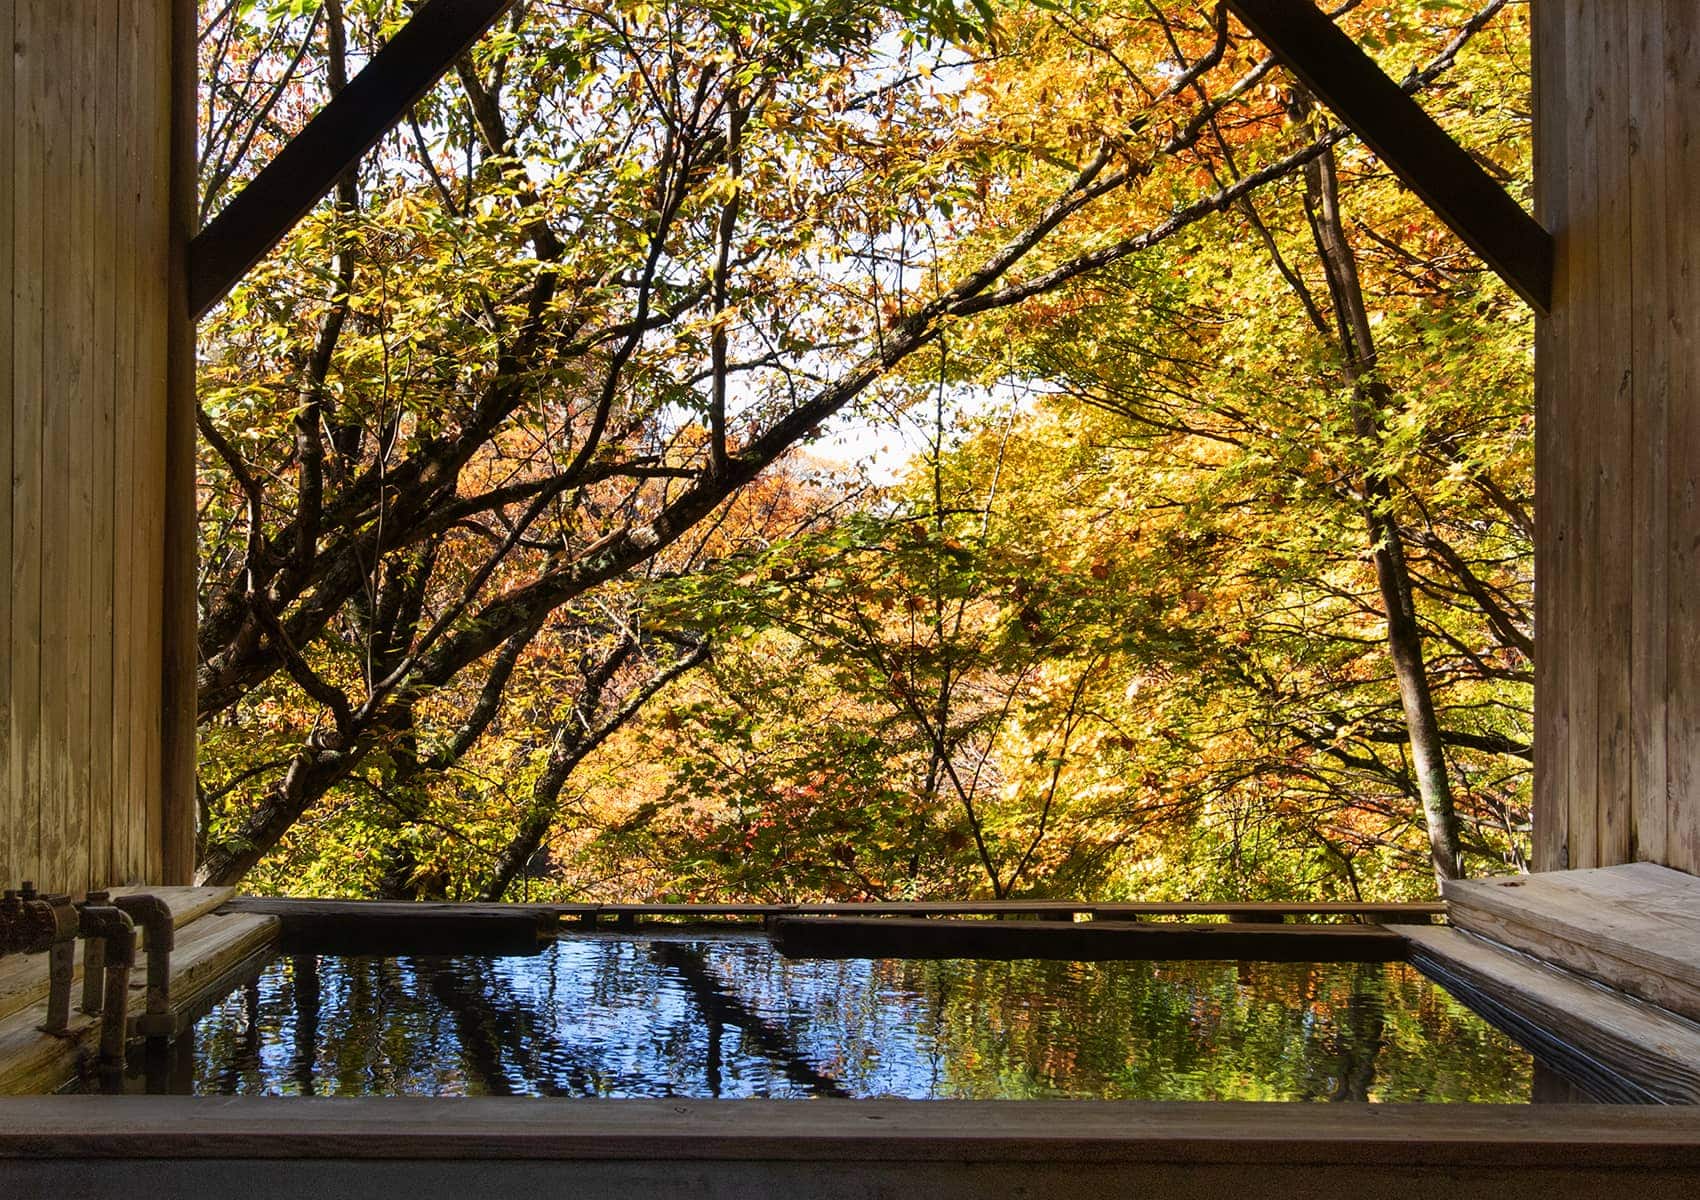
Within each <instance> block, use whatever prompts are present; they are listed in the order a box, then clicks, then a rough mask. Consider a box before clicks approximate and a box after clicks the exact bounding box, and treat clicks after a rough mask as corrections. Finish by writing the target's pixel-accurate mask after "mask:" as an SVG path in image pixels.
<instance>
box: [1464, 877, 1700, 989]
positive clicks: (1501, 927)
mask: <svg viewBox="0 0 1700 1200" xmlns="http://www.w3.org/2000/svg"><path fill="white" fill-rule="evenodd" d="M1445 891H1446V898H1447V900H1448V901H1449V902H1450V904H1451V909H1452V923H1453V924H1454V925H1456V926H1458V927H1459V928H1461V929H1466V930H1469V931H1470V932H1471V933H1475V934H1479V935H1481V936H1482V937H1485V938H1488V939H1490V940H1492V941H1496V942H1499V943H1502V944H1504V945H1507V946H1512V947H1514V948H1516V949H1518V950H1522V951H1525V952H1526V953H1529V954H1532V955H1535V956H1536V957H1538V958H1541V959H1543V960H1545V961H1548V962H1552V963H1557V964H1558V965H1560V966H1563V967H1566V968H1568V969H1570V970H1572V971H1575V972H1577V973H1579V974H1581V975H1585V976H1588V977H1589V978H1592V979H1597V980H1599V981H1600V982H1601V983H1604V984H1606V985H1607V986H1608V987H1612V988H1615V989H1617V990H1618V991H1621V992H1627V993H1628V994H1629V995H1632V996H1639V997H1640V998H1642V999H1644V1000H1649V1001H1651V1002H1653V1003H1654V1004H1659V1005H1662V1006H1664V1007H1665V1008H1668V1009H1671V1010H1672V1011H1673V1012H1678V1013H1681V1014H1683V1015H1684V1016H1687V1017H1690V1018H1693V1019H1697V1020H1700V878H1696V877H1694V876H1692V875H1688V874H1685V873H1683V872H1681V871H1672V870H1670V869H1668V868H1666V867H1660V866H1657V865H1655V864H1653V863H1632V864H1626V865H1623V866H1616V867H1604V868H1599V869H1595V870H1585V871H1557V872H1544V873H1539V874H1535V875H1526V876H1513V877H1509V878H1504V879H1480V880H1468V881H1457V882H1449V883H1447V884H1446V885H1445Z"/></svg>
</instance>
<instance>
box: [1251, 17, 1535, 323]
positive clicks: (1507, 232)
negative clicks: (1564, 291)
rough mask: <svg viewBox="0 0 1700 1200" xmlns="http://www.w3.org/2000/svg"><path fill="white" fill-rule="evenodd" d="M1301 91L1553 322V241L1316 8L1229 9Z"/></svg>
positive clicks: (1520, 206) (1402, 90)
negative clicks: (1303, 88)
mask: <svg viewBox="0 0 1700 1200" xmlns="http://www.w3.org/2000/svg"><path fill="white" fill-rule="evenodd" d="M1228 7H1229V8H1230V9H1232V10H1233V12H1234V15H1235V16H1237V17H1238V18H1239V19H1240V20H1241V21H1242V22H1244V24H1245V26H1246V28H1247V29H1249V30H1251V32H1252V33H1253V34H1255V35H1256V36H1257V37H1258V38H1259V39H1260V40H1261V41H1262V42H1263V43H1264V44H1265V45H1267V46H1268V47H1269V48H1270V49H1271V50H1273V51H1274V52H1275V54H1276V55H1277V56H1278V57H1279V58H1280V59H1281V61H1282V62H1283V63H1284V64H1285V65H1286V66H1287V68H1288V69H1289V70H1291V71H1292V72H1293V74H1294V75H1296V76H1298V77H1299V79H1300V81H1302V82H1303V83H1304V85H1305V86H1306V87H1307V88H1309V89H1310V90H1311V92H1312V93H1314V94H1315V95H1316V97H1317V99H1319V100H1321V101H1322V102H1323V103H1324V104H1326V105H1327V106H1328V107H1329V108H1330V109H1332V110H1333V111H1334V113H1335V115H1336V116H1338V117H1339V118H1340V120H1341V121H1343V122H1344V123H1345V124H1346V125H1347V126H1348V127H1350V129H1351V130H1352V132H1354V133H1356V134H1357V135H1358V136H1359V137H1360V138H1362V139H1363V140H1364V143H1365V144H1366V145H1368V146H1369V148H1370V149H1372V150H1374V151H1375V152H1376V154H1378V155H1379V156H1380V157H1381V160H1382V161H1383V162H1385V163H1386V164H1387V165H1388V166H1389V167H1391V168H1392V169H1393V172H1394V173H1395V174H1396V175H1398V176H1399V178H1400V179H1402V180H1404V181H1405V183H1406V184H1407V185H1408V186H1409V187H1410V188H1411V190H1412V191H1414V192H1416V193H1417V195H1418V196H1420V197H1421V198H1422V200H1423V202H1424V203H1425V204H1427V205H1428V206H1429V207H1430V208H1431V209H1433V210H1434V212H1435V214H1436V215H1437V216H1438V217H1440V219H1441V220H1443V221H1445V222H1446V224H1447V225H1448V226H1449V227H1450V228H1451V229H1452V231H1453V232H1454V233H1456V234H1457V235H1458V236H1459V237H1460V238H1462V239H1463V241H1464V243H1465V244H1466V245H1468V246H1469V247H1470V249H1472V250H1474V251H1475V252H1476V253H1477V254H1479V255H1480V256H1481V257H1482V260H1483V261H1484V262H1486V263H1487V265H1488V266H1490V267H1492V268H1493V269H1494V270H1495V271H1496V272H1498V273H1499V275H1500V277H1501V278H1502V279H1504V280H1505V282H1507V283H1508V284H1510V285H1511V287H1512V289H1513V290H1515V291H1516V292H1517V294H1518V295H1519V296H1521V297H1523V299H1524V300H1526V301H1528V302H1529V304H1531V305H1532V306H1534V308H1535V309H1536V311H1538V312H1540V313H1541V314H1542V315H1543V316H1544V315H1546V313H1547V310H1548V306H1549V305H1550V303H1551V300H1552V271H1553V239H1552V235H1551V234H1549V233H1548V232H1547V231H1546V230H1545V229H1543V228H1542V227H1541V226H1540V224H1539V223H1537V222H1536V221H1535V219H1534V218H1533V217H1531V216H1530V215H1529V214H1528V213H1526V212H1524V211H1523V207H1522V205H1520V204H1518V203H1517V201H1515V200H1513V199H1512V198H1511V196H1510V195H1509V194H1508V193H1507V192H1506V191H1505V189H1504V188H1502V187H1501V186H1500V185H1499V184H1498V182H1497V181H1495V180H1494V178H1493V177H1492V176H1491V175H1489V174H1488V173H1487V172H1486V171H1484V170H1483V169H1482V167H1481V164H1480V163H1478V162H1476V160H1475V159H1474V158H1472V157H1471V156H1470V154H1469V152H1468V151H1466V150H1465V149H1464V148H1463V147H1462V146H1460V145H1459V144H1458V143H1457V142H1455V141H1453V140H1452V138H1451V136H1450V135H1448V134H1447V132H1446V131H1445V130H1444V129H1442V128H1441V127H1440V126H1439V125H1438V124H1436V123H1435V120H1434V118H1433V117H1431V116H1429V115H1428V113H1426V112H1424V111H1423V108H1422V106H1421V105H1419V104H1418V103H1417V102H1416V101H1415V100H1414V99H1412V98H1411V97H1410V96H1409V95H1407V94H1406V92H1405V91H1404V89H1403V88H1401V87H1400V86H1399V85H1398V84H1397V83H1395V82H1394V81H1393V80H1391V79H1389V78H1388V77H1387V75H1386V74H1385V73H1384V72H1383V71H1382V70H1381V68H1380V67H1378V66H1376V64H1375V62H1374V60H1373V59H1371V58H1370V57H1369V55H1367V54H1365V53H1364V52H1363V50H1361V49H1360V48H1359V47H1358V45H1357V43H1355V42H1353V41H1352V39H1351V38H1349V37H1347V36H1346V34H1345V33H1344V32H1343V31H1342V30H1341V29H1340V27H1339V26H1337V25H1335V24H1334V22H1333V21H1331V20H1330V19H1329V18H1328V16H1327V15H1326V14H1325V13H1323V12H1322V11H1321V10H1320V9H1318V8H1317V7H1316V6H1315V5H1314V4H1312V3H1311V2H1310V0H1228Z"/></svg>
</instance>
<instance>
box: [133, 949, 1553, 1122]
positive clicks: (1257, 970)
mask: <svg viewBox="0 0 1700 1200" xmlns="http://www.w3.org/2000/svg"><path fill="white" fill-rule="evenodd" d="M154 1068H155V1070H154V1079H153V1081H152V1085H151V1086H152V1088H153V1089H154V1090H164V1089H168V1090H172V1091H178V1092H192V1093H195V1094H202V1095H337V1096H373V1095H398V1096H461V1095H473V1096H492V1095H494V1096H505V1095H536V1096H599V1097H686V1098H736V1097H772V1098H810V1097H876V1096H888V1097H910V1098H917V1099H928V1098H952V1099H1024V1098H1054V1099H1061V1098H1082V1099H1086V1098H1090V1099H1132V1100H1271V1101H1278V1100H1285V1101H1360V1102H1361V1101H1439V1102H1501V1103H1505V1102H1523V1101H1527V1100H1528V1099H1529V1096H1530V1087H1531V1077H1532V1070H1533V1068H1532V1064H1531V1061H1530V1057H1529V1055H1528V1054H1527V1053H1526V1052H1525V1051H1523V1050H1522V1049H1521V1048H1519V1047H1518V1046H1517V1045H1516V1044H1515V1043H1513V1042H1512V1041H1511V1040H1510V1038H1508V1037H1507V1036H1506V1035H1505V1034H1503V1033H1501V1032H1500V1031H1498V1030H1497V1029H1495V1028H1493V1027H1492V1026H1491V1025H1489V1024H1487V1023H1486V1022H1485V1021H1483V1020H1481V1019H1480V1018H1479V1017H1477V1016H1475V1015H1474V1014H1473V1013H1471V1012H1470V1011H1469V1010H1468V1009H1466V1008H1465V1007H1464V1006H1463V1005H1462V1004H1460V1003H1459V1002H1458V1001H1456V1000H1455V999H1453V998H1452V997H1451V996H1450V995H1449V994H1448V993H1447V992H1446V991H1445V990H1444V989H1442V988H1440V987H1439V986H1438V985H1436V984H1434V983H1433V982H1431V981H1429V980H1428V979H1426V978H1425V977H1424V976H1423V975H1421V974H1420V973H1419V972H1417V971H1416V970H1415V969H1414V968H1412V967H1409V966H1407V965H1405V964H1403V963H1249V962H1110V963H1078V962H1051V961H1035V960H1025V961H1016V962H983V961H976V960H969V959H956V960H945V961H902V960H890V959H873V960H868V959H864V960H849V961H842V960H840V961H826V960H788V959H785V958H783V957H781V956H780V955H779V954H778V953H776V952H775V951H774V949H773V948H772V946H771V945H770V944H769V943H768V942H767V940H766V939H765V938H762V937H722V936H716V937H710V938H704V937H687V936H662V937H618V938H615V937H594V938H571V939H562V940H561V941H558V942H556V943H555V944H554V945H552V946H550V947H549V948H548V949H546V950H545V951H544V952H543V953H542V954H540V955H537V956H536V957H531V958H458V957H457V958H343V957H330V956H323V955H318V956H294V957H286V958H280V959H278V960H277V961H275V962H273V963H271V964H270V965H269V966H268V967H266V968H265V970H264V971H263V972H262V973H261V974H260V975H259V977H258V978H257V979H255V980H253V981H252V982H250V983H249V984H247V985H245V986H243V987H240V988H238V989H237V990H236V991H235V992H233V993H232V994H231V995H229V996H227V997H226V998H225V999H224V1000H222V1001H221V1002H219V1003H218V1004H217V1005H216V1006H215V1007H214V1008H213V1010H212V1011H211V1012H210V1013H208V1014H207V1015H206V1016H205V1017H203V1018H202V1019H201V1020H200V1021H199V1022H198V1023H197V1025H196V1026H195V1029H194V1031H193V1034H192V1035H191V1036H190V1037H188V1038H185V1039H184V1040H183V1041H182V1042H180V1043H179V1044H178V1045H177V1046H175V1047H174V1048H173V1049H172V1050H171V1051H170V1052H169V1054H168V1056H167V1057H166V1058H165V1059H164V1060H162V1061H156V1062H155V1063H154ZM133 1069H134V1071H135V1073H136V1077H135V1078H133V1079H132V1080H130V1081H129V1086H131V1087H133V1088H134V1089H135V1090H141V1089H142V1080H141V1078H140V1064H136V1065H135V1066H134V1068H133Z"/></svg>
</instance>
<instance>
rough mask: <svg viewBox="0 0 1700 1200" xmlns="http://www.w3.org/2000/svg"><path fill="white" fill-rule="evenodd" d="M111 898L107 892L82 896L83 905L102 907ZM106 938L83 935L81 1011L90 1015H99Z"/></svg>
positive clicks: (103, 977)
mask: <svg viewBox="0 0 1700 1200" xmlns="http://www.w3.org/2000/svg"><path fill="white" fill-rule="evenodd" d="M111 899H112V897H111V895H110V894H109V893H107V892H90V893H89V894H88V895H87V896H85V897H84V898H83V905H84V907H94V908H104V907H107V904H108V901H110V900H111ZM105 959H106V940H105V939H104V938H98V937H94V936H92V935H90V934H87V933H85V934H84V936H83V1003H82V1009H83V1012H85V1013H87V1014H88V1015H89V1016H91V1017H95V1016H99V1015H100V1007H101V1003H100V1002H101V985H102V984H103V982H104V980H105V975H106V961H105Z"/></svg>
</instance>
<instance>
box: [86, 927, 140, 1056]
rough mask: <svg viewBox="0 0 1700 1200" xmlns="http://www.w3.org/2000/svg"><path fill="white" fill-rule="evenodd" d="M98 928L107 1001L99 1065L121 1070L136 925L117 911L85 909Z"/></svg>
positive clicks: (104, 1005) (128, 1010)
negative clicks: (102, 949)
mask: <svg viewBox="0 0 1700 1200" xmlns="http://www.w3.org/2000/svg"><path fill="white" fill-rule="evenodd" d="M83 912H84V913H85V914H86V915H89V916H90V918H91V920H92V921H93V922H94V923H95V925H96V927H98V928H99V930H100V934H101V939H102V942H103V943H104V951H103V953H102V955H101V957H102V958H103V959H104V963H103V965H104V967H105V969H106V998H105V1003H104V1004H103V1005H102V1007H101V1014H100V1065H101V1067H102V1068H103V1069H108V1070H110V1069H115V1068H121V1067H122V1066H123V1063H124V1042H125V1040H126V1037H127V1035H128V1033H129V1022H130V971H131V968H133V967H134V966H135V965H136V923H135V922H134V921H132V920H131V919H130V914H129V913H127V912H125V911H123V910H122V909H120V908H84V909H83Z"/></svg>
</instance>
